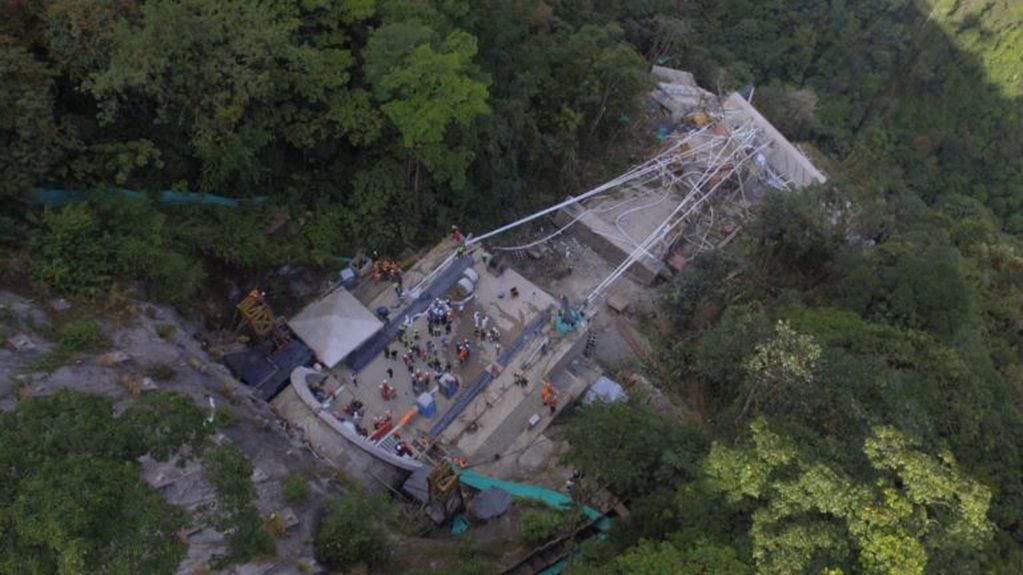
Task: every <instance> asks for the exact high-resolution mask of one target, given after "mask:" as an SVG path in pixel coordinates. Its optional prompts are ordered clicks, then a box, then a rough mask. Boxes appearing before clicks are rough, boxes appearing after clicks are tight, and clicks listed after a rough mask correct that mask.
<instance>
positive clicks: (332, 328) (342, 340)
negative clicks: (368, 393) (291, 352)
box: [288, 287, 384, 368]
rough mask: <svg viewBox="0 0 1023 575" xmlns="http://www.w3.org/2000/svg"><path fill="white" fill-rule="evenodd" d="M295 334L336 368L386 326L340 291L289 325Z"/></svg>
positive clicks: (301, 312)
mask: <svg viewBox="0 0 1023 575" xmlns="http://www.w3.org/2000/svg"><path fill="white" fill-rule="evenodd" d="M288 326H289V327H291V331H293V332H295V334H296V335H297V336H298V337H299V338H301V339H302V341H304V342H305V344H306V345H308V346H309V347H310V349H312V350H313V352H314V353H316V358H317V359H319V360H320V363H322V364H323V365H325V366H327V367H328V368H333V367H334V366H336V365H337V364H338V363H341V361H342V360H343V359H344V358H345V357H347V356H348V354H349V353H351V352H352V351H354V350H355V349H356V348H357V347H359V346H360V345H362V343H363V342H365V341H366V340H368V339H369V338H371V337H373V335H374V334H375V333H376V332H378V331H380V329H381V328H383V327H384V324H383V323H382V322H381V321H380V320H379V319H377V317H376V316H375V315H373V313H372V312H371V311H369V310H368V309H366V306H364V305H362V302H360V301H359V300H357V299H355V296H353V295H352V294H350V293H349V292H348V290H346V289H344V288H340V287H339V288H337V289H335V290H334V291H331V292H330V293H328V294H327V295H325V296H323V297H322V298H320V299H318V300H316V301H314V302H312V303H311V304H309V305H307V306H306V307H305V308H304V309H303V310H302V311H300V312H299V313H298V315H296V316H295V317H293V318H291V321H289V322H288Z"/></svg>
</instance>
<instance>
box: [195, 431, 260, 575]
mask: <svg viewBox="0 0 1023 575" xmlns="http://www.w3.org/2000/svg"><path fill="white" fill-rule="evenodd" d="M203 466H204V467H205V468H206V473H207V474H208V476H209V479H210V483H212V484H213V486H214V487H215V488H216V490H217V514H216V525H217V527H219V528H220V529H221V530H223V531H226V532H227V533H228V541H229V543H230V549H229V551H228V553H227V555H224V556H221V557H218V558H217V559H216V560H215V562H214V563H215V564H216V565H217V566H218V567H220V568H223V567H226V566H228V565H232V564H235V563H244V562H246V561H249V560H251V559H253V558H255V557H259V556H264V555H271V554H273V552H274V550H275V545H274V540H273V537H272V536H271V535H270V533H269V531H267V529H266V528H265V527H264V525H263V522H262V521H261V520H260V517H259V512H258V511H257V510H256V508H255V506H253V504H252V500H253V499H254V498H255V496H256V492H255V489H254V488H253V486H252V464H251V463H249V460H248V459H246V458H245V455H244V454H243V453H242V452H241V450H240V449H238V447H237V446H235V445H234V444H231V443H226V444H224V445H221V446H219V447H216V448H213V449H210V450H207V452H206V453H205V454H204V455H203Z"/></svg>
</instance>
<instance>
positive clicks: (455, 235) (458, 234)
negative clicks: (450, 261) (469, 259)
mask: <svg viewBox="0 0 1023 575" xmlns="http://www.w3.org/2000/svg"><path fill="white" fill-rule="evenodd" d="M451 239H452V240H454V241H455V243H459V244H460V243H462V242H463V241H465V235H464V234H462V230H460V229H458V226H451Z"/></svg>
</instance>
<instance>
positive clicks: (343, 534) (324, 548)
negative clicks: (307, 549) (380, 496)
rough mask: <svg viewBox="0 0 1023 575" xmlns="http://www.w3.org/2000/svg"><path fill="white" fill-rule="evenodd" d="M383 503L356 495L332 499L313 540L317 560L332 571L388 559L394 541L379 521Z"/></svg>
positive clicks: (371, 564) (378, 563)
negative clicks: (379, 512) (391, 540)
mask: <svg viewBox="0 0 1023 575" xmlns="http://www.w3.org/2000/svg"><path fill="white" fill-rule="evenodd" d="M379 505H380V504H379V503H378V502H374V501H373V500H372V499H370V498H367V497H359V496H355V495H349V496H347V497H342V498H339V499H335V500H332V501H330V502H329V503H328V512H327V514H326V515H325V516H324V518H323V519H322V521H321V522H320V525H319V527H318V530H317V533H316V538H315V540H314V542H313V548H314V551H315V553H316V560H317V561H319V562H320V563H321V564H322V565H323V566H325V567H327V568H328V569H332V570H341V569H350V568H352V567H354V566H356V565H358V564H360V563H364V564H366V565H368V566H370V567H376V566H379V565H381V564H383V563H384V562H386V561H387V559H388V557H389V556H390V554H391V544H390V541H389V540H388V539H387V535H386V534H385V533H384V532H383V531H381V530H380V528H379V527H378V525H377V523H376V520H377V519H378V517H379V515H378V514H377V511H379V509H378V508H379Z"/></svg>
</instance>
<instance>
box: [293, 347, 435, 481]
mask: <svg viewBox="0 0 1023 575" xmlns="http://www.w3.org/2000/svg"><path fill="white" fill-rule="evenodd" d="M311 373H319V372H317V371H316V370H313V369H309V368H308V367H296V368H295V369H294V370H293V371H292V372H291V386H292V387H293V388H295V392H296V393H298V396H299V397H300V398H302V401H303V402H304V403H305V404H306V406H307V407H308V408H309V409H311V410H312V411H313V413H315V414H316V416H317V417H319V418H320V420H321V421H323V422H324V423H326V424H327V425H329V426H330V428H331V429H333V430H334V431H336V432H338V434H339V435H341V437H344V438H345V439H347V440H348V441H349V442H350V443H352V444H354V445H355V446H356V447H358V448H359V449H362V450H363V451H365V452H366V453H369V454H370V455H372V456H373V457H376V458H377V459H379V460H381V461H384V462H387V463H390V464H391V465H393V466H395V467H400V468H401V469H407V470H408V471H415V470H416V469H419V468H420V467H422V466H423V463H422V462H421V461H419V460H418V459H413V458H411V457H402V456H400V455H398V454H397V453H390V452H388V451H384V450H383V449H380V448H379V447H377V446H376V444H375V443H373V442H372V441H370V440H369V439H367V438H365V437H363V436H361V435H359V434H358V433H356V432H354V431H352V430H351V429H349V428H348V427H347V426H345V425H343V424H342V423H341V422H340V421H338V420H337V418H336V417H334V416H333V415H331V414H330V413H329V412H328V411H326V410H325V409H323V407H322V406H321V405H320V402H319V401H317V400H316V398H315V397H313V392H312V391H310V390H309V383H308V382H307V381H306V376H307V375H309V374H311Z"/></svg>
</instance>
